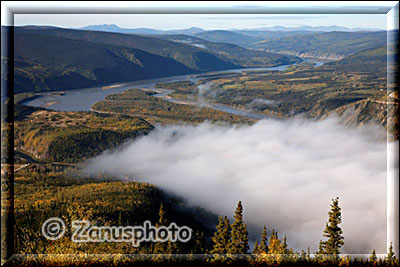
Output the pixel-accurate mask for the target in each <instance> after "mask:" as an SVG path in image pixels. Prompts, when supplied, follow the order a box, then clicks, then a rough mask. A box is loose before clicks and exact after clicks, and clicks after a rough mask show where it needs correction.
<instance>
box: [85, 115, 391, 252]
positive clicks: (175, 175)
mask: <svg viewBox="0 0 400 267" xmlns="http://www.w3.org/2000/svg"><path fill="white" fill-rule="evenodd" d="M385 136H386V133H385V131H384V130H383V129H382V128H380V127H378V126H371V125H369V126H364V127H360V128H348V127H345V126H343V125H342V124H340V123H339V121H338V119H336V118H328V119H325V120H323V121H313V120H305V119H301V118H296V119H290V120H281V121H278V120H262V121H259V122H257V123H256V124H254V125H252V126H241V127H231V126H217V125H212V124H207V123H204V124H201V125H198V126H169V127H161V128H157V129H156V130H154V131H153V132H152V133H150V134H149V135H148V136H144V137H142V138H139V139H137V140H135V141H134V142H131V143H129V144H126V145H125V146H123V147H121V148H120V149H119V150H117V151H114V152H107V153H104V154H102V155H100V156H98V157H96V158H95V159H93V160H92V161H90V162H89V163H88V167H87V170H88V171H93V172H94V173H96V172H97V171H101V172H105V173H109V174H111V175H114V176H115V177H124V176H125V175H129V176H130V177H132V178H133V179H135V180H138V181H145V182H150V183H153V184H155V185H157V186H159V187H161V188H163V189H165V190H167V191H170V192H174V193H176V194H178V195H180V196H182V197H184V198H186V199H187V200H188V201H189V202H190V203H191V204H194V205H200V206H202V207H204V208H207V209H209V210H210V211H212V212H215V213H216V214H218V215H227V216H231V215H232V214H233V212H234V209H235V207H236V204H237V202H238V201H239V200H242V201H243V203H244V216H245V221H246V223H247V224H248V225H249V230H250V237H251V238H252V237H257V239H259V236H260V234H261V230H262V225H263V224H266V225H267V228H268V229H269V230H271V229H272V228H274V229H276V230H277V231H278V232H279V234H280V236H281V237H283V235H284V234H286V235H287V238H288V244H289V246H290V247H293V248H295V249H307V247H311V251H312V252H314V251H316V250H317V248H318V242H319V240H320V239H323V236H322V233H323V229H324V227H325V222H326V221H327V219H328V211H329V209H330V206H329V205H330V203H331V199H332V198H334V197H336V196H338V197H339V198H340V206H341V207H342V216H343V223H342V229H343V232H344V237H345V240H344V241H345V246H344V247H343V251H345V252H347V253H370V252H371V251H372V248H375V249H376V250H377V253H385V249H386V139H385Z"/></svg>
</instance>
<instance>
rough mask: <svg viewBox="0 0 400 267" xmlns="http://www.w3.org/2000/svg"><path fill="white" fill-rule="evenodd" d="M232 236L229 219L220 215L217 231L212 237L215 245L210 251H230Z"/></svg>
mask: <svg viewBox="0 0 400 267" xmlns="http://www.w3.org/2000/svg"><path fill="white" fill-rule="evenodd" d="M230 237H231V226H230V223H229V219H228V218H227V217H226V216H225V218H222V216H221V217H219V223H218V225H217V231H216V232H215V233H214V236H213V237H212V238H211V241H212V244H213V247H212V250H211V251H210V252H211V253H212V254H226V253H227V252H228V249H227V247H228V244H229V243H230Z"/></svg>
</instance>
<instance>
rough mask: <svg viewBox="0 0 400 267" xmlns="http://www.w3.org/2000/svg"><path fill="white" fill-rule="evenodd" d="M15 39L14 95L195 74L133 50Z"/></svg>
mask: <svg viewBox="0 0 400 267" xmlns="http://www.w3.org/2000/svg"><path fill="white" fill-rule="evenodd" d="M14 40H15V73H14V76H15V77H14V82H15V90H14V92H15V93H20V92H26V91H42V90H60V89H62V90H63V89H73V88H80V87H89V86H95V85H99V84H105V83H114V82H121V81H132V80H140V79H148V78H154V77H162V76H166V75H178V74H185V73H191V72H193V70H191V69H189V68H188V67H186V66H185V65H183V64H182V63H179V62H176V61H174V60H172V59H169V58H165V57H161V56H158V55H154V54H150V53H147V52H145V51H142V50H138V49H133V48H123V47H118V46H112V45H105V44H95V43H91V42H87V41H81V40H72V39H67V38H61V37H54V36H45V35H34V34H17V35H15V38H14Z"/></svg>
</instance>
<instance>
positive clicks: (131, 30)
mask: <svg viewBox="0 0 400 267" xmlns="http://www.w3.org/2000/svg"><path fill="white" fill-rule="evenodd" d="M73 29H78V30H89V31H106V32H119V33H131V34H186V35H195V34H197V33H201V32H206V31H208V30H204V29H202V28H198V27H191V28H188V29H182V30H157V29H152V28H121V27H119V26H117V25H115V24H101V25H88V26H85V27H81V28H73ZM210 31H215V30H210ZM226 31H231V32H238V33H243V34H245V33H248V32H254V31H258V32H262V31H283V32H291V31H311V32H331V31H342V32H355V31H382V29H378V28H347V27H343V26H335V25H332V26H298V27H285V26H272V27H262V28H254V29H229V30H226Z"/></svg>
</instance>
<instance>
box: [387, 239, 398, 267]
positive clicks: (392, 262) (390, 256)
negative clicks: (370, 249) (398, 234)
mask: <svg viewBox="0 0 400 267" xmlns="http://www.w3.org/2000/svg"><path fill="white" fill-rule="evenodd" d="M386 264H387V265H388V266H396V265H397V264H398V261H397V258H396V256H395V255H394V251H393V244H392V242H390V246H389V251H388V253H387V256H386Z"/></svg>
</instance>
